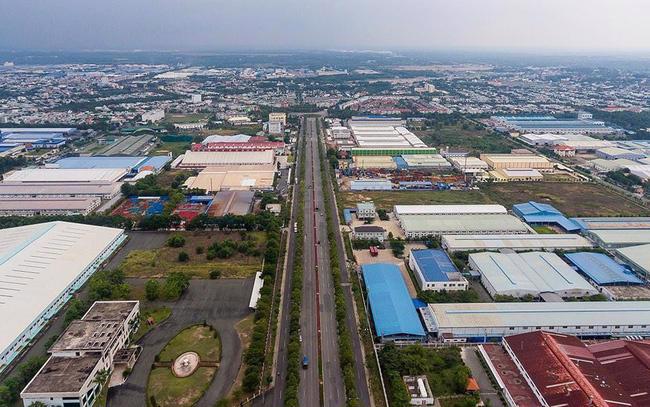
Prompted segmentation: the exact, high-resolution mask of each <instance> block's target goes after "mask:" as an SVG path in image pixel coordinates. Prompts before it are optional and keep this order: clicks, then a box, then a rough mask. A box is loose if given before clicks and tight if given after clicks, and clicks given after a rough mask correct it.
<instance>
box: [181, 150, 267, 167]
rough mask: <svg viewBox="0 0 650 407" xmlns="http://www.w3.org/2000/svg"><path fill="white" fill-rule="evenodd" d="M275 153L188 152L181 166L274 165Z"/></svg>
mask: <svg viewBox="0 0 650 407" xmlns="http://www.w3.org/2000/svg"><path fill="white" fill-rule="evenodd" d="M274 158H275V153H274V152H273V150H264V151H186V152H185V155H184V156H183V161H182V164H181V166H209V165H237V164H272V163H273V162H274Z"/></svg>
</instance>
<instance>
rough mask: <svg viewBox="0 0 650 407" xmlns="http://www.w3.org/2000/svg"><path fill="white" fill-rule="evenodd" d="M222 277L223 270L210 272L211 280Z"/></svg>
mask: <svg viewBox="0 0 650 407" xmlns="http://www.w3.org/2000/svg"><path fill="white" fill-rule="evenodd" d="M219 277H221V270H212V271H210V280H216V279H218V278H219Z"/></svg>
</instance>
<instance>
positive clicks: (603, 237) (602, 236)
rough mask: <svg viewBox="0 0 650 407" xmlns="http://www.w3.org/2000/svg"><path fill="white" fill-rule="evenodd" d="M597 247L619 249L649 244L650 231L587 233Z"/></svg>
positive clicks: (615, 230) (624, 230) (605, 230)
mask: <svg viewBox="0 0 650 407" xmlns="http://www.w3.org/2000/svg"><path fill="white" fill-rule="evenodd" d="M587 236H589V237H590V238H591V239H593V240H594V242H596V243H598V245H599V246H602V247H607V248H619V247H627V246H636V245H641V244H646V243H650V229H632V230H630V229H602V230H590V231H589V232H588V233H587Z"/></svg>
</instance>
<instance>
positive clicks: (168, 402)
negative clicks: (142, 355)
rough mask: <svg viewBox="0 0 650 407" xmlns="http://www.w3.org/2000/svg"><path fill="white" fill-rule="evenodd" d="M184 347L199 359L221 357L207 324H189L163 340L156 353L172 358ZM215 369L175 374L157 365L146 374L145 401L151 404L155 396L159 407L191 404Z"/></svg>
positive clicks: (165, 359) (181, 352)
mask: <svg viewBox="0 0 650 407" xmlns="http://www.w3.org/2000/svg"><path fill="white" fill-rule="evenodd" d="M188 351H193V352H196V353H198V354H199V356H200V357H201V361H202V362H204V361H210V362H218V361H219V360H220V358H221V343H220V340H219V336H218V335H216V334H215V331H214V330H213V329H212V328H211V327H210V326H203V325H195V326H191V327H189V328H186V329H184V330H182V331H181V332H180V333H179V334H178V335H176V336H175V337H174V338H173V339H172V340H171V341H169V343H167V345H166V346H165V348H164V349H163V350H162V351H161V352H160V354H159V360H160V361H161V362H169V361H173V360H174V359H175V358H176V357H178V356H180V355H181V354H183V353H184V352H188ZM216 372H217V368H216V367H199V368H198V369H197V370H196V371H195V372H194V373H193V374H192V375H190V376H189V377H185V378H178V377H176V376H174V374H173V373H172V371H171V369H170V368H169V367H157V368H155V369H153V370H152V371H151V373H150V375H149V384H148V386H147V395H148V398H147V403H148V404H149V405H150V406H151V405H153V404H154V403H153V402H152V401H153V400H155V403H156V404H157V405H158V406H161V407H167V406H169V407H172V406H174V407H176V406H179V407H183V406H193V405H194V404H195V403H196V402H197V401H198V400H199V399H200V398H201V396H202V395H203V393H205V391H206V389H207V388H208V386H209V385H210V383H211V382H212V379H213V378H214V375H215V373H216ZM152 399H153V400H152Z"/></svg>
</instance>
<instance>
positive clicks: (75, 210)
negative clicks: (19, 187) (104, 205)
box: [0, 197, 101, 217]
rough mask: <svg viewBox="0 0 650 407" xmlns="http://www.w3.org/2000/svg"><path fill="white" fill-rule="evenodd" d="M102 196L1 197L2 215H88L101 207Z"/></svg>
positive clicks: (0, 213)
mask: <svg viewBox="0 0 650 407" xmlns="http://www.w3.org/2000/svg"><path fill="white" fill-rule="evenodd" d="M100 203H101V199H100V198H91V197H86V198H83V197H79V198H38V199H27V198H9V199H7V198H0V216H27V217H30V216H72V215H88V214H90V213H91V212H92V211H94V210H95V209H97V208H98V207H99V204H100Z"/></svg>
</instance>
